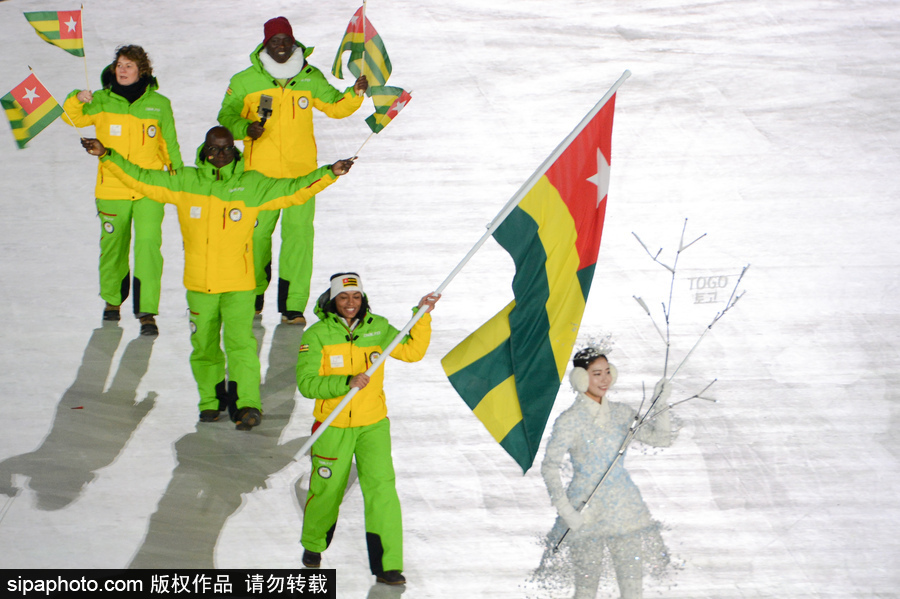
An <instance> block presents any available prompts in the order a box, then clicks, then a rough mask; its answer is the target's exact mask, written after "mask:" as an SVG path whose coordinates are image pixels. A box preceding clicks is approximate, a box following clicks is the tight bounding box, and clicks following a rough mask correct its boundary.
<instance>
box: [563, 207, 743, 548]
mask: <svg viewBox="0 0 900 599" xmlns="http://www.w3.org/2000/svg"><path fill="white" fill-rule="evenodd" d="M686 231H687V219H684V226H683V227H682V229H681V238H680V239H679V242H678V250H677V251H676V252H675V261H674V262H673V263H672V266H669V265H667V264H664V263H663V262H661V261H660V259H659V255H660V254H661V253H662V248H660V249H659V250H657V251H656V253H655V254H654V253H653V252H651V251H650V248H648V247H647V244H645V243H644V242H643V241H642V240H641V238H640V237H638V235H637V233H634V232H632V233H631V234H632V235H634V238H635V239H637V241H638V243H640V244H641V246H642V247H643V248H644V250H645V251H646V252H647V255H648V256H650V258H651V259H652V260H653V261H654V262H656V263H657V264H659V265H660V266H662V267H663V268H665V269H666V270H668V271H669V272H670V273H671V275H672V276H671V279H670V281H669V301H668V304H666V303H665V302H663V303H662V312H663V316H664V318H665V324H666V332H665V333H663V332H662V330H661V329H660V327H659V325H658V324H657V322H656V320H655V319H654V318H653V314H652V313H651V312H650V309H649V308H648V307H647V303H646V302H645V301H644V300H643V299H641V298H640V297H637V296H632V297H634V299H635V300H636V301H637V303H638V304H639V305H640V306H641V309H643V311H644V312H645V313H646V314H647V316H649V317H650V321H651V322H652V323H653V326H654V327H655V328H656V331H657V332H658V333H659V335H660V337H661V338H662V340H663V343H664V344H665V346H666V351H665V359H664V362H663V376H662V378H663V379H664V380H665V382H666V384H669V383H671V382H672V379H674V378H675V375H676V374H678V372H679V371H680V370H681V368H682V366H684V364H685V363H686V362H687V360H688V358H690V357H691V355H692V354H693V353H694V350H695V349H697V346H698V345H700V342H701V341H702V340H703V337H705V336H706V334H707V333H708V332H709V331H710V330H712V328H713V326H714V325H715V324H716V323H717V322H719V320H721V319H722V317H723V316H725V314H726V313H727V312H728V311H729V310H730V309H731V308H733V307H734V305H735V304H736V303H737V302H738V300H739V299H741V298H742V297H743V296H744V293H745V292H743V291H742V292H741V293H740V294H739V295H738V293H737V290H738V287H739V286H740V284H741V281H742V280H743V278H744V274H746V272H747V269H748V268H750V265H749V264H748V265H747V266H745V267H744V268H743V269H741V274H740V275H739V276H738V279H737V282H736V283H735V285H734V288H733V289H732V291H731V295H730V296H729V298H728V301H727V302H725V307H724V308H723V309H722V310H721V311H720V312H717V313H716V315H715V316H714V317H713V319H712V322H710V323H709V325H707V327H706V328H705V329H704V330H703V332H702V333H701V334H700V337H699V338H698V339H697V341H696V343H694V345H693V347H691V349H690V351H688V353H687V354H686V355H685V356H684V358H683V359H682V360H681V362H680V363H679V364H678V366H677V367H676V368H675V370H673V371H672V374H671V375H670V374H668V370H669V353H670V352H669V350H670V348H671V316H672V298H673V296H674V290H675V275H676V272H677V269H678V259H679V258H680V257H681V253H682V252H683V251H685V250H686V249H688V248H689V247H691V246H692V245H694V244H695V243H697V242H698V241H700V240H701V239H703V238H704V237H706V233H704V234H703V235H701V236H700V237H697V238H696V239H694V240H693V241H691V242H690V243H688V244H687V245H685V243H684V235H685V233H686ZM717 380H718V379H713V380H712V381H711V382H710V383H709V384H708V385H706V387H704V388H703V389H702V390H700V391H698V392H697V393H695V394H694V395H691V396H690V397H686V398H684V399H681V400H678V401H675V402H672V403H669V404H667V405H665V406H662V407H659V408H657V404H658V403H659V400H660V397H661V394H662V391H663V386H662V385H660V386H659V387H658V388H654V390H653V393H652V394H651V397H650V405H649V406H648V407H647V409H646V411H644V404H645V403H646V401H647V390H646V386H645V385H644V383H641V388H642V389H643V392H642V394H641V405H640V406H638V410H637V412H636V414H635V417H634V421H632V423H631V425H630V426H629V427H628V431H627V432H626V433H625V438H624V439H623V440H622V444H621V446H620V447H619V451H618V452H617V453H616V457H615V458H614V459H613V461H612V462H611V463H610V465H609V466H608V467H607V468H606V471H605V472H604V474H603V476H602V477H601V478H600V482H598V483H597V485H596V486H595V487H594V490H593V491H591V494H590V495H589V496H588V498H587V499H586V500H585V501H584V503H582V505H581V507H580V508H578V511H579V512H580V511H583V510H584V508H585V507H587V505H588V504H589V503H590V501H591V499H593V498H594V495H596V493H597V491H598V490H599V489H600V487H601V485H603V483H604V481H606V479H607V478H608V477H609V475H610V473H611V472H612V470H613V468H614V467H615V466H616V464H618V463H619V461H620V460H621V459H622V458H623V457H624V456H625V451H626V450H627V449H628V446H629V445H631V442H632V441H633V440H634V437H635V435H637V432H638V431H639V430H640V428H641V427H642V426H644V425H646V424H647V423H648V422H650V420H652V419H653V418H655V417H657V416H659V415H660V414H662V413H664V412H667V411H669V410H671V409H672V408H674V407H675V406H677V405H680V404H683V403H685V402H688V401H691V400H693V399H702V400H704V401H709V402H712V403H716V402H717V400H716V399H713V398H711V397H704V396H703V394H704V393H705V392H706V391H708V390H709V388H710V387H712V386H713V383H715V382H716V381H717ZM568 534H569V529H566V531H565V532H564V533H563V535H562V537H560V539H559V541H558V542H557V543H556V546H555V547H554V551H556V550H558V549H559V546H560V545H561V544H562V542H563V541H564V540H565V538H566V536H567V535H568Z"/></svg>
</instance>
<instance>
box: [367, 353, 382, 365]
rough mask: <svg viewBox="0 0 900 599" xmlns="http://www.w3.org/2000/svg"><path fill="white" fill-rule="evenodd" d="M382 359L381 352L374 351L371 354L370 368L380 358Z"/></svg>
mask: <svg viewBox="0 0 900 599" xmlns="http://www.w3.org/2000/svg"><path fill="white" fill-rule="evenodd" d="M380 357H381V352H380V351H373V352H372V353H371V354H369V366H371V365H372V364H374V363H375V362H377V361H378V358H380Z"/></svg>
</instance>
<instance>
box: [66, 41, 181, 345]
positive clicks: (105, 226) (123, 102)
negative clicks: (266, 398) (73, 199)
mask: <svg viewBox="0 0 900 599" xmlns="http://www.w3.org/2000/svg"><path fill="white" fill-rule="evenodd" d="M100 80H101V83H102V84H103V89H101V90H98V91H96V92H92V91H91V90H75V91H73V92H72V93H70V94H69V96H68V97H67V98H66V101H65V103H64V105H63V108H64V109H65V111H66V114H67V115H68V117H69V118H68V119H63V120H65V121H66V122H69V120H71V122H70V123H69V124H72V125H74V126H75V127H88V126H90V125H93V126H94V127H95V130H96V137H97V138H98V139H99V140H100V141H101V142H102V143H103V145H104V146H106V147H109V148H113V149H115V150H116V151H117V152H119V153H120V154H122V155H123V156H124V157H125V158H126V159H128V160H129V161H131V162H133V163H134V164H137V165H138V166H141V167H143V168H149V169H155V170H163V169H168V170H170V171H171V170H177V169H180V168H181V167H182V166H184V163H183V162H182V160H181V151H180V150H179V147H178V139H177V137H176V134H175V118H174V117H173V115H172V106H171V103H170V102H169V99H168V98H166V97H165V96H163V95H162V94H160V93H159V92H157V91H156V90H157V89H158V88H159V84H158V83H157V81H156V77H154V76H153V67H152V65H151V64H150V57H149V56H147V53H146V52H145V51H144V49H143V48H142V47H140V46H135V45H128V46H121V47H119V48H118V49H117V50H116V58H115V60H113V62H112V64H110V65H109V66H107V67H106V68H104V69H103V72H102V73H101V75H100ZM107 168H108V167H106V166H105V165H104V163H103V162H101V163H100V167H99V169H98V170H97V185H96V188H95V197H96V200H97V215H98V216H99V217H100V227H101V228H100V297H101V298H103V299H104V300H105V301H106V306H105V307H104V310H103V319H104V320H119V317H120V316H119V309H120V306H121V304H122V302H124V301H125V299H126V298H127V297H128V295H129V291H130V290H131V289H130V288H131V271H130V268H129V250H130V248H131V237H132V233H131V229H132V225H133V226H134V289H133V290H131V291H132V293H133V297H134V315H135V317H136V318H138V319H140V322H141V334H142V335H149V336H154V335H157V334H158V333H159V329H158V328H157V326H156V320H155V318H154V317H155V316H156V314H158V313H159V292H160V280H161V278H162V268H163V257H162V252H161V251H160V247H161V246H162V220H163V215H164V206H163V204H160V203H158V202H154V201H151V200H150V199H148V198H145V197H144V196H142V195H141V194H139V193H136V192H134V191H132V190H131V189H129V188H127V187H126V186H125V185H124V184H123V183H122V182H121V181H119V179H118V178H117V177H115V176H113V175H112V173H111V172H108V171H107Z"/></svg>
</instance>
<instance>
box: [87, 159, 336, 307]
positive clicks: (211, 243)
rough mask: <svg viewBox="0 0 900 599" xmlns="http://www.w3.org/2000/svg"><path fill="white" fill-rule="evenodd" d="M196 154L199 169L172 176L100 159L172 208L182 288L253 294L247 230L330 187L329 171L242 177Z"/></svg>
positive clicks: (239, 167)
mask: <svg viewBox="0 0 900 599" xmlns="http://www.w3.org/2000/svg"><path fill="white" fill-rule="evenodd" d="M202 149H203V146H200V150H198V152H197V164H198V165H199V167H185V168H183V169H180V170H178V171H174V172H165V171H155V170H149V169H142V168H140V167H138V166H135V165H134V164H131V163H130V162H128V161H127V160H125V159H124V158H123V157H122V155H121V154H119V153H118V152H116V151H115V150H107V153H106V154H104V155H103V156H102V157H101V158H100V162H101V164H102V165H103V166H104V168H106V169H107V172H109V173H111V174H112V175H114V176H116V177H118V178H119V179H120V180H121V181H122V183H123V184H125V185H127V186H128V187H129V188H131V189H134V190H135V191H137V192H139V193H142V194H144V195H146V196H147V197H149V198H151V199H153V200H155V201H157V202H161V203H166V204H174V205H175V207H176V208H177V209H178V222H179V224H180V225H181V235H182V237H183V238H184V286H185V287H186V288H188V289H189V290H191V291H199V292H201V293H225V292H228V291H247V290H250V289H255V288H256V278H255V276H254V271H253V227H254V225H255V224H256V217H257V215H258V214H259V212H260V211H262V210H280V209H282V208H287V207H288V206H293V205H297V204H303V203H304V202H306V201H307V200H309V199H310V198H311V197H313V196H314V195H316V194H317V193H319V192H320V191H322V190H323V189H325V188H326V187H328V186H329V185H331V184H332V183H334V182H335V181H336V180H337V178H336V177H335V176H334V174H333V173H332V172H331V167H330V166H323V167H321V168H319V169H316V170H315V171H313V172H311V173H309V174H308V175H305V176H303V177H298V178H296V179H274V178H271V177H266V176H265V175H262V174H260V173H256V172H245V171H244V163H243V161H242V160H241V159H240V155H238V158H236V159H235V160H233V161H232V162H230V163H229V164H227V165H225V166H223V167H222V168H221V169H218V168H216V167H214V166H213V165H211V164H210V163H208V162H206V161H205V160H203V157H202V154H201V150H202Z"/></svg>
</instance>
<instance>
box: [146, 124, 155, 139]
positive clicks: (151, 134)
mask: <svg viewBox="0 0 900 599" xmlns="http://www.w3.org/2000/svg"><path fill="white" fill-rule="evenodd" d="M147 136H148V137H151V138H153V137H156V125H150V126H149V127H147Z"/></svg>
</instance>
